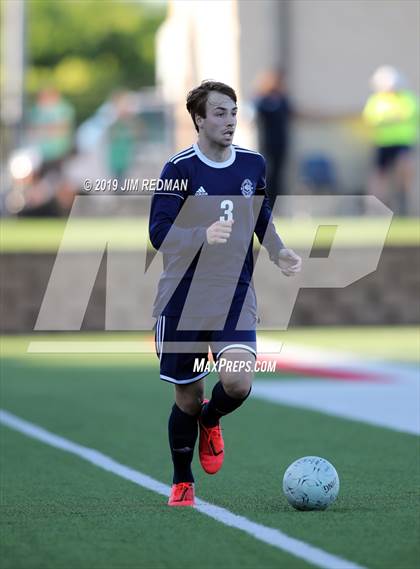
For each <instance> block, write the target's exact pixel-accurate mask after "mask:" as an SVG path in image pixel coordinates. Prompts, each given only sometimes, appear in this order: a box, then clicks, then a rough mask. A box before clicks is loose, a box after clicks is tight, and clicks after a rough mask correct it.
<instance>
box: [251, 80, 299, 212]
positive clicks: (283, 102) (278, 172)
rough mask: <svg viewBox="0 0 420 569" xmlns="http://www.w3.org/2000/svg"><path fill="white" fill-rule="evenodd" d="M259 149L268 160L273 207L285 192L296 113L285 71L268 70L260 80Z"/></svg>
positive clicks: (257, 99)
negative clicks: (293, 120) (292, 106)
mask: <svg viewBox="0 0 420 569" xmlns="http://www.w3.org/2000/svg"><path fill="white" fill-rule="evenodd" d="M255 107H256V115H257V127H258V138H259V148H260V150H261V152H262V154H263V155H264V157H265V159H266V161H267V192H268V196H269V199H270V205H271V206H273V204H274V201H275V199H276V196H277V195H283V194H284V193H285V181H284V177H285V167H286V160H287V154H288V148H289V122H290V118H291V114H292V109H291V105H290V101H289V98H288V96H287V92H286V83H285V77H284V74H283V73H282V72H275V71H267V72H265V73H263V75H262V76H261V77H260V80H259V85H258V89H257V98H256V100H255Z"/></svg>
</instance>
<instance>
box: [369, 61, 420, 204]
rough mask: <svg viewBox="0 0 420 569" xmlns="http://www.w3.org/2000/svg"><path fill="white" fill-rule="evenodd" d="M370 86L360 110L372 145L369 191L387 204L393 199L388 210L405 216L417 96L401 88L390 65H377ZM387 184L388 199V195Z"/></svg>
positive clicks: (411, 174) (412, 173)
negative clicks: (391, 206) (372, 164)
mask: <svg viewBox="0 0 420 569" xmlns="http://www.w3.org/2000/svg"><path fill="white" fill-rule="evenodd" d="M371 85H372V88H373V91H374V93H373V94H372V95H371V96H370V97H369V99H368V101H367V103H366V105H365V108H364V111H363V116H364V119H365V120H366V122H367V124H368V125H369V126H370V128H371V131H372V140H373V144H374V146H375V163H374V169H373V172H372V175H371V179H370V188H369V189H370V193H373V194H374V195H375V196H376V197H378V198H380V199H381V200H385V201H386V202H388V203H389V204H391V203H395V201H396V205H395V206H394V207H393V208H392V209H393V210H394V211H396V212H397V213H399V214H400V215H407V214H408V211H407V196H408V194H409V191H410V190H411V189H412V188H413V184H414V177H415V162H414V152H413V147H414V146H415V144H416V142H417V137H418V114H419V103H418V99H417V97H416V95H415V94H414V93H412V92H411V91H409V90H407V89H406V88H404V82H403V79H402V77H401V75H400V74H399V72H398V71H397V70H396V69H394V68H393V67H390V66H383V67H379V68H378V69H377V70H376V71H375V73H374V74H373V76H372V79H371ZM390 186H392V190H393V194H392V199H390V197H388V194H389V191H390Z"/></svg>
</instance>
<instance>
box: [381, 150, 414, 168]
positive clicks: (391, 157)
mask: <svg viewBox="0 0 420 569" xmlns="http://www.w3.org/2000/svg"><path fill="white" fill-rule="evenodd" d="M410 151H411V146H402V145H399V146H378V148H377V149H376V158H375V163H376V165H377V167H378V168H379V170H388V169H389V168H392V167H393V165H394V164H395V161H396V160H397V158H399V157H400V156H401V155H404V154H407V153H409V152H410Z"/></svg>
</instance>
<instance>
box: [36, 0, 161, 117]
mask: <svg viewBox="0 0 420 569" xmlns="http://www.w3.org/2000/svg"><path fill="white" fill-rule="evenodd" d="M165 12H166V6H165V4H164V3H163V2H161V1H158V2H157V1H153V0H152V1H151V2H140V1H138V2H133V1H131V2H127V1H125V0H108V1H107V0H83V1H78V2H75V1H74V0H59V1H57V0H29V1H28V2H27V29H28V46H27V52H28V57H27V59H28V73H27V85H26V86H27V90H28V94H29V97H30V98H33V97H34V96H35V95H36V93H37V92H38V91H39V90H40V89H42V88H43V87H45V86H54V87H56V88H57V89H58V90H59V91H60V92H61V93H62V94H63V95H64V96H65V97H66V98H68V99H69V100H70V101H71V102H72V103H73V104H74V106H75V108H76V116H77V122H80V121H81V120H84V119H85V118H86V117H87V116H89V115H90V114H92V112H94V110H95V109H96V108H97V107H98V106H99V105H100V104H101V103H102V102H103V101H104V100H105V99H106V98H107V97H108V95H109V94H110V93H111V92H112V91H114V90H116V89H117V88H119V87H123V88H128V89H138V88H140V87H144V86H148V85H153V84H154V57H155V53H154V52H155V50H154V41H155V33H156V30H157V28H158V27H159V25H160V24H161V22H162V21H163V19H164V17H165Z"/></svg>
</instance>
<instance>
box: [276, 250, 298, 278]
mask: <svg viewBox="0 0 420 569" xmlns="http://www.w3.org/2000/svg"><path fill="white" fill-rule="evenodd" d="M276 265H277V266H278V267H280V269H281V272H282V273H283V275H286V277H293V276H294V275H295V274H296V273H299V272H300V270H301V268H302V259H301V258H300V257H299V255H296V253H295V252H294V251H292V249H281V250H280V252H279V257H278V260H277V263H276Z"/></svg>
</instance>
